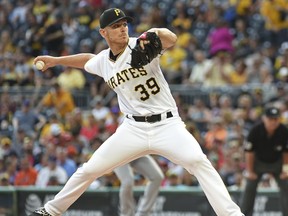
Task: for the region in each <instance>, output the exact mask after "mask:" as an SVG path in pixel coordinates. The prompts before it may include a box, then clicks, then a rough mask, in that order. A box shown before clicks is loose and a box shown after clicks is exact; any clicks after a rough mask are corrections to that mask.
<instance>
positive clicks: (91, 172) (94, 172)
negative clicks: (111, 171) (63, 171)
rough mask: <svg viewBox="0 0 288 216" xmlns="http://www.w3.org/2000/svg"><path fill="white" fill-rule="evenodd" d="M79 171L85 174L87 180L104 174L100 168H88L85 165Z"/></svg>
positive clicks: (103, 170)
mask: <svg viewBox="0 0 288 216" xmlns="http://www.w3.org/2000/svg"><path fill="white" fill-rule="evenodd" d="M79 169H82V170H81V171H82V172H83V173H84V174H85V176H86V177H87V178H89V177H96V176H102V175H104V174H105V169H103V168H101V167H100V166H89V165H88V164H87V163H84V164H83V166H82V167H81V168H79Z"/></svg>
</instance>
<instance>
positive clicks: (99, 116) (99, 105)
mask: <svg viewBox="0 0 288 216" xmlns="http://www.w3.org/2000/svg"><path fill="white" fill-rule="evenodd" d="M91 105H92V106H93V108H92V114H93V116H94V118H95V119H96V120H97V121H100V120H104V119H106V118H107V116H108V114H109V112H110V110H109V108H108V107H107V106H105V105H104V103H103V99H102V98H95V99H94V100H93V101H92V104H91Z"/></svg>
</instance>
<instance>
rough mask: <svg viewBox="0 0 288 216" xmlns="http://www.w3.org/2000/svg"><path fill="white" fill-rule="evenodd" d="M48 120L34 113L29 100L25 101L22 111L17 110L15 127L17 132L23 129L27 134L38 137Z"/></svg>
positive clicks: (14, 118)
mask: <svg viewBox="0 0 288 216" xmlns="http://www.w3.org/2000/svg"><path fill="white" fill-rule="evenodd" d="M45 122H46V119H45V118H44V117H43V116H42V115H40V114H37V113H36V112H34V110H32V108H31V104H30V101H29V100H27V99H26V100H24V101H23V102H22V104H21V109H20V110H17V111H16V112H15V114H14V117H13V127H14V128H15V130H18V128H22V129H23V130H25V133H26V134H29V135H31V136H33V137H36V133H37V132H38V131H39V130H40V128H42V126H43V125H44V124H45Z"/></svg>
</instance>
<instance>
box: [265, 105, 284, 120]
mask: <svg viewBox="0 0 288 216" xmlns="http://www.w3.org/2000/svg"><path fill="white" fill-rule="evenodd" d="M265 115H266V116H267V117H268V118H279V117H280V110H279V109H278V108H276V107H268V108H266V109H265Z"/></svg>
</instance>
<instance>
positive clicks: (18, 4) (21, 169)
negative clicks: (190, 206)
mask: <svg viewBox="0 0 288 216" xmlns="http://www.w3.org/2000/svg"><path fill="white" fill-rule="evenodd" d="M109 7H120V8H121V9H123V10H125V12H126V14H127V15H130V16H132V17H134V21H133V23H131V24H129V25H130V26H129V30H130V36H138V35H140V34H141V33H142V32H143V31H145V30H148V29H149V28H152V27H167V28H169V29H172V30H173V31H174V32H175V33H176V34H177V35H178V41H177V44H176V46H174V47H173V48H171V49H169V50H167V51H166V53H165V55H163V56H161V59H160V61H161V66H162V69H163V73H164V75H165V77H166V78H167V80H168V82H169V83H170V84H175V85H183V86H191V87H194V88H210V89H211V92H210V94H209V100H208V101H204V100H203V99H202V98H200V97H199V98H198V97H196V98H195V99H194V100H193V102H192V103H185V102H184V101H183V99H182V98H181V95H178V94H175V95H174V96H175V99H176V101H177V104H178V107H179V112H180V115H181V117H182V118H183V120H184V121H185V123H186V125H187V129H188V130H189V131H190V132H191V133H192V134H193V135H194V136H195V138H196V139H197V140H198V142H199V143H200V145H201V147H202V149H203V151H204V152H205V153H206V154H207V156H208V157H209V159H210V160H211V162H212V163H213V165H214V166H215V168H216V169H217V170H218V171H219V173H220V174H221V176H222V178H223V180H224V182H225V184H226V185H227V186H228V187H236V188H241V187H242V184H243V175H242V172H243V170H244V166H245V161H244V158H243V141H244V140H245V137H246V135H247V133H248V131H249V129H250V128H251V126H252V125H253V124H255V123H256V122H258V121H259V120H260V119H261V115H262V111H263V108H264V106H265V105H267V104H271V103H273V104H274V105H276V106H277V107H279V108H280V109H281V111H282V122H283V123H284V124H286V125H287V126H288V97H287V89H286V82H287V81H288V2H287V0H217V1H216V0H214V1H213V0H179V1H173V0H162V1H161V0H156V1H155V0H153V1H152V0H144V1H133V0H127V1H125V3H123V2H122V1H120V0H118V1H117V0H33V1H31V0H2V1H0V26H1V28H0V38H1V40H0V86H1V89H2V90H1V95H0V101H1V102H0V136H1V137H0V185H1V186H13V185H15V186H26V185H36V186H39V187H46V186H47V185H63V184H64V183H65V182H66V181H67V179H68V178H69V177H70V176H71V175H72V173H73V172H74V171H75V170H76V169H77V167H79V166H81V164H83V163H84V162H85V161H86V160H87V159H89V157H90V156H91V155H92V154H93V152H94V151H95V150H96V149H97V148H98V147H99V146H100V145H101V144H102V142H103V141H104V140H105V139H107V137H109V136H110V135H111V134H113V133H114V131H115V130H116V128H117V126H118V125H119V124H121V121H122V119H123V116H122V114H121V113H120V112H119V108H118V103H117V100H116V98H112V99H111V101H109V103H104V102H103V98H104V97H105V96H106V95H107V94H108V92H109V88H108V87H107V86H106V85H105V83H104V82H103V81H102V80H101V79H98V78H97V77H95V76H93V75H91V74H88V73H85V71H82V70H79V69H74V68H64V67H55V68H50V69H48V70H47V71H46V72H45V73H41V72H40V71H38V70H36V69H35V67H33V64H32V61H33V58H34V57H36V56H37V55H43V54H49V55H54V56H61V55H67V54H74V53H79V52H93V53H99V52H100V51H101V50H103V49H104V48H106V47H107V45H106V44H105V42H104V41H103V39H102V38H101V36H100V34H99V33H98V29H99V15H100V13H101V12H102V11H103V10H104V9H106V8H109ZM247 84H248V85H249V84H251V85H253V84H258V85H272V86H275V89H276V91H275V93H273V94H272V95H271V96H270V97H269V98H267V97H264V96H265V94H266V92H263V89H262V88H257V89H255V90H253V91H252V92H251V91H247V92H245V91H243V92H242V93H241V94H239V95H238V96H237V98H232V97H231V95H229V94H217V93H216V92H214V91H213V88H218V87H225V86H235V87H239V86H243V85H247ZM15 87H20V89H21V87H31V88H33V89H39V88H43V87H47V88H49V91H48V92H47V93H46V94H45V95H44V96H43V97H42V96H41V97H39V95H37V93H36V94H35V95H33V96H32V97H22V96H21V97H18V96H17V94H16V95H11V93H10V92H9V88H15ZM72 90H73V91H75V90H76V91H83V90H85V91H87V93H88V94H91V95H92V98H93V100H92V101H91V107H90V108H89V109H88V110H82V109H80V108H79V107H77V106H76V105H75V98H73V96H72V93H71V91H72ZM35 92H37V91H35ZM120 144H121V143H120ZM154 157H155V159H156V161H157V162H158V164H159V165H160V167H161V168H162V170H163V172H164V173H165V179H164V181H163V183H162V186H163V187H168V186H175V187H179V188H185V187H187V186H198V182H197V179H195V178H193V177H191V176H190V175H187V171H185V170H184V169H183V168H181V167H178V166H175V165H174V164H173V163H171V162H170V161H168V160H167V159H165V158H163V157H160V156H156V155H155V156H154ZM107 160H109V158H107ZM100 166H101V165H100ZM145 181H146V180H145V179H144V178H143V176H141V175H138V174H137V173H136V175H135V184H136V185H143V184H145ZM102 186H119V181H118V179H117V178H116V177H115V175H114V174H113V173H108V174H107V175H105V176H103V177H101V178H100V179H97V180H95V182H94V183H93V184H92V185H91V187H92V188H99V187H102ZM262 186H263V187H274V186H275V184H274V183H273V179H272V178H271V177H270V176H269V175H267V176H266V175H265V178H264V179H263V184H262Z"/></svg>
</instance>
